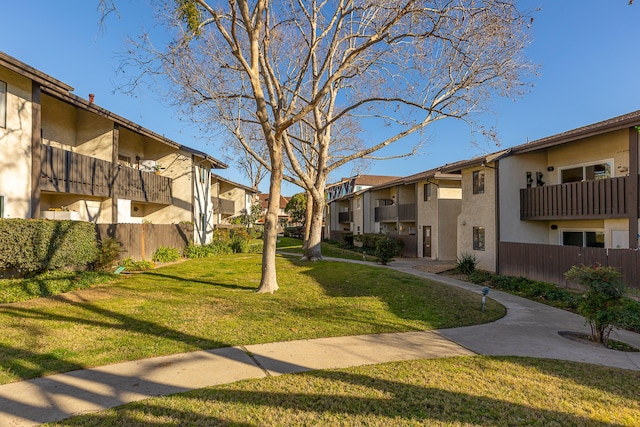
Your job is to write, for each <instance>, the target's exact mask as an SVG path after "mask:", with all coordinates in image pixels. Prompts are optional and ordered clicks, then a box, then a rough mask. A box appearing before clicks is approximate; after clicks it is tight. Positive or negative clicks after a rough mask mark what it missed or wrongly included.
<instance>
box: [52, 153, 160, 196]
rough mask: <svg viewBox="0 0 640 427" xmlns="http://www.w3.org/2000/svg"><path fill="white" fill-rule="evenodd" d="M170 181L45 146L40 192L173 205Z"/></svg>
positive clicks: (158, 176)
mask: <svg viewBox="0 0 640 427" xmlns="http://www.w3.org/2000/svg"><path fill="white" fill-rule="evenodd" d="M171 185H172V180H171V178H167V177H164V176H160V175H156V174H154V173H150V172H143V171H140V170H137V169H133V168H129V167H126V166H119V168H118V169H117V170H116V173H115V175H114V173H113V168H112V163H111V162H108V161H106V160H101V159H96V158H95V157H89V156H85V155H82V154H78V153H74V152H72V151H67V150H63V149H60V148H55V147H50V146H46V145H43V146H42V150H41V169H40V189H41V190H43V191H52V192H56V193H72V194H82V195H91V196H98V197H114V196H117V197H119V198H123V199H130V200H134V201H139V202H152V203H162V204H171Z"/></svg>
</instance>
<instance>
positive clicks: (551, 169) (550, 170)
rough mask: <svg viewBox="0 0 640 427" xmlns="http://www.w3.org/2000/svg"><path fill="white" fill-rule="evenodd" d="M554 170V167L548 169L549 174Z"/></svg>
mask: <svg viewBox="0 0 640 427" xmlns="http://www.w3.org/2000/svg"><path fill="white" fill-rule="evenodd" d="M554 169H555V168H554V167H553V166H549V167H547V170H548V171H549V172H553V170H554Z"/></svg>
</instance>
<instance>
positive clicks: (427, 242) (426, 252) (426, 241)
mask: <svg viewBox="0 0 640 427" xmlns="http://www.w3.org/2000/svg"><path fill="white" fill-rule="evenodd" d="M422 256H423V257H429V258H431V226H430V225H425V226H423V227H422Z"/></svg>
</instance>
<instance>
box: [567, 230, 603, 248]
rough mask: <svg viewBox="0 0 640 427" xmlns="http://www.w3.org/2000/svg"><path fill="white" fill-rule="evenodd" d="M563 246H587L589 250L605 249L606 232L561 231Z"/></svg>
mask: <svg viewBox="0 0 640 427" xmlns="http://www.w3.org/2000/svg"><path fill="white" fill-rule="evenodd" d="M560 244H561V245H562V246H585V247H588V248H604V230H601V229H592V230H578V229H566V230H560Z"/></svg>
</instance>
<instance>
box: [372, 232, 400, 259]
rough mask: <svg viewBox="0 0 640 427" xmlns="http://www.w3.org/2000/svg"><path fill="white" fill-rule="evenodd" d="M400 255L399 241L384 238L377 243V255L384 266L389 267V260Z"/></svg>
mask: <svg viewBox="0 0 640 427" xmlns="http://www.w3.org/2000/svg"><path fill="white" fill-rule="evenodd" d="M397 254H398V241H397V240H396V239H394V238H392V237H383V238H381V239H378V241H377V242H376V252H375V255H376V257H377V258H378V261H379V262H380V264H382V265H387V263H388V262H389V260H391V259H392V258H393V257H394V256H396V255H397Z"/></svg>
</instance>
